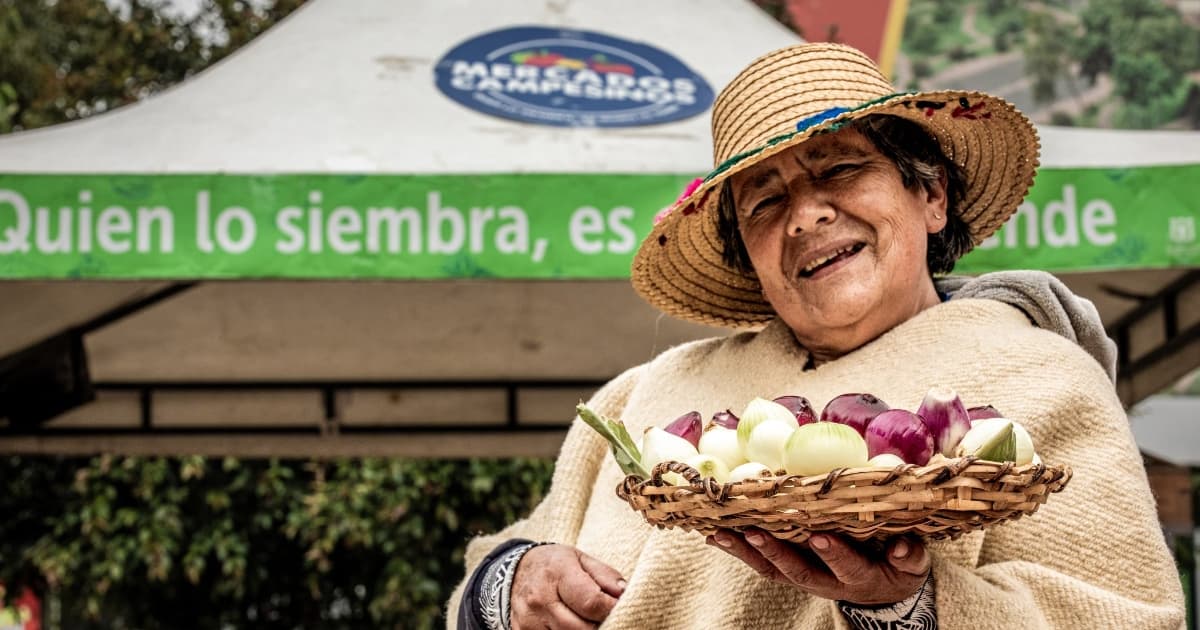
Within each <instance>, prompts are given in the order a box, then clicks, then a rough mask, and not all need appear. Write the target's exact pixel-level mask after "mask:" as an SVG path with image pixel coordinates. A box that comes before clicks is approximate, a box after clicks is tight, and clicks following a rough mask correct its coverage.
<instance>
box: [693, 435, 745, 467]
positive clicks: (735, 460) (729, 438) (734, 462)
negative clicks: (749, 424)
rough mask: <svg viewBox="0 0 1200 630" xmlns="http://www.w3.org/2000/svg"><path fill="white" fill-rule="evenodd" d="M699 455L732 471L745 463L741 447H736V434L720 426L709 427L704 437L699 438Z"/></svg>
mask: <svg viewBox="0 0 1200 630" xmlns="http://www.w3.org/2000/svg"><path fill="white" fill-rule="evenodd" d="M699 450H700V453H701V454H702V455H711V456H713V457H715V458H717V459H719V460H721V462H722V463H724V464H725V466H726V467H728V468H730V469H733V468H736V467H738V466H740V465H742V464H744V463H746V456H745V455H743V454H742V447H741V446H739V445H738V434H737V431H735V430H733V429H726V428H725V427H722V426H717V425H713V426H710V427H709V429H708V430H707V431H705V432H704V435H702V436H700V448H699Z"/></svg>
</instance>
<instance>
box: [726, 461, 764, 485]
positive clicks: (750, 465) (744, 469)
mask: <svg viewBox="0 0 1200 630" xmlns="http://www.w3.org/2000/svg"><path fill="white" fill-rule="evenodd" d="M774 474H775V473H774V472H773V471H772V470H771V469H770V468H767V467H766V466H763V465H762V464H760V463H758V462H746V463H745V464H742V465H741V466H738V467H737V468H734V469H733V470H731V471H729V480H730V481H745V480H746V479H758V478H760V477H770V476H772V475H774Z"/></svg>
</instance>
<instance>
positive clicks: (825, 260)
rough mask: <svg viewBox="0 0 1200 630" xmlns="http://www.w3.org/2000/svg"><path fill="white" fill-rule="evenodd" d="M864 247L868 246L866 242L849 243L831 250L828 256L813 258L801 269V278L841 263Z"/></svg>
mask: <svg viewBox="0 0 1200 630" xmlns="http://www.w3.org/2000/svg"><path fill="white" fill-rule="evenodd" d="M864 247H866V243H855V244H854V245H847V246H846V247H843V248H841V249H839V250H837V251H834V252H830V253H829V254H828V255H826V256H822V257H820V258H817V259H816V260H813V261H812V262H810V263H808V264H807V265H805V266H804V268H803V269H801V270H800V277H801V278H811V277H812V276H813V275H814V274H816V273H817V272H819V271H821V270H822V269H824V268H826V267H828V266H830V265H833V264H836V263H839V262H841V261H843V260H845V259H847V258H849V257H851V256H853V255H855V254H857V253H858V252H860V251H862V248H864Z"/></svg>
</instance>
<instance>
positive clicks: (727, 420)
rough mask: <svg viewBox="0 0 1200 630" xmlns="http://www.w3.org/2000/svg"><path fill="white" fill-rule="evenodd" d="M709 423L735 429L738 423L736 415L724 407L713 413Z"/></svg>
mask: <svg viewBox="0 0 1200 630" xmlns="http://www.w3.org/2000/svg"><path fill="white" fill-rule="evenodd" d="M709 424H711V425H716V426H718V427H725V428H726V429H736V428H737V425H738V417H737V416H735V415H733V412H732V411H730V410H728V409H726V410H725V411H718V412H717V413H714V414H713V417H712V421H711V422H709Z"/></svg>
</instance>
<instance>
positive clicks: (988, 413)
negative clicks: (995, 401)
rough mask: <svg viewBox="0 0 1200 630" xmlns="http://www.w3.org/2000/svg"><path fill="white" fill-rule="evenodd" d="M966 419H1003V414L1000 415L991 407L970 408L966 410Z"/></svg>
mask: <svg viewBox="0 0 1200 630" xmlns="http://www.w3.org/2000/svg"><path fill="white" fill-rule="evenodd" d="M967 417H968V418H970V419H972V420H983V419H985V418H1003V417H1004V414H1002V413H1000V410H999V409H996V408H995V407H993V406H991V405H984V406H982V407H971V408H970V409H968V410H967Z"/></svg>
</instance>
